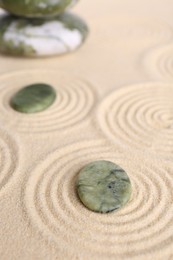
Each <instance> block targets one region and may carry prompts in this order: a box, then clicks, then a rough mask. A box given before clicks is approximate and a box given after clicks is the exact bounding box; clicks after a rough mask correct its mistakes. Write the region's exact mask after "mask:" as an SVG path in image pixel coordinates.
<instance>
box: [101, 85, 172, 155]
mask: <svg viewBox="0 0 173 260" xmlns="http://www.w3.org/2000/svg"><path fill="white" fill-rule="evenodd" d="M172 99H173V84H171V83H170V84H169V83H168V84H166V83H158V82H155V83H143V84H139V85H135V86H127V87H124V88H122V89H120V90H118V91H115V92H113V93H111V95H109V96H108V97H107V98H106V99H105V100H104V101H103V102H102V103H101V105H100V107H99V109H98V111H97V116H98V121H99V123H100V127H101V129H102V130H103V132H104V133H105V134H106V135H107V137H108V138H110V139H111V140H112V141H113V142H115V143H119V144H121V145H125V146H129V147H130V148H132V147H133V148H137V149H139V150H142V151H145V152H147V154H148V153H152V152H154V153H156V154H157V155H160V156H161V157H163V156H164V157H168V156H170V155H171V156H173V113H172V112H173V103H172Z"/></svg>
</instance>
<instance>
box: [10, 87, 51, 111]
mask: <svg viewBox="0 0 173 260" xmlns="http://www.w3.org/2000/svg"><path fill="white" fill-rule="evenodd" d="M55 99H56V92H55V90H54V89H53V88H52V87H51V86H49V85H47V84H33V85H29V86H27V87H25V88H22V89H21V90H19V91H18V92H17V93H16V94H15V95H14V96H13V97H12V99H11V102H10V103H11V107H12V108H13V109H15V110H16V111H18V112H21V113H28V114H30V113H37V112H41V111H43V110H45V109H46V108H48V107H49V106H51V105H52V104H53V102H54V100H55Z"/></svg>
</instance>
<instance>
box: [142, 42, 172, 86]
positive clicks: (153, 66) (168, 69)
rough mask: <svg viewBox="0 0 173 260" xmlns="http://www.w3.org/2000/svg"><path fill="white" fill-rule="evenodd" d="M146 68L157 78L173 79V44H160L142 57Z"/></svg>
mask: <svg viewBox="0 0 173 260" xmlns="http://www.w3.org/2000/svg"><path fill="white" fill-rule="evenodd" d="M144 64H145V68H146V70H147V71H148V72H149V73H150V74H151V76H154V75H156V76H157V77H159V79H167V80H171V81H172V80H173V45H172V44H171V45H166V46H161V47H159V48H156V49H154V50H153V51H152V52H150V53H149V54H148V55H147V56H146V58H144Z"/></svg>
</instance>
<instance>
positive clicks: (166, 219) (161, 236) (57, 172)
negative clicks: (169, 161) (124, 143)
mask: <svg viewBox="0 0 173 260" xmlns="http://www.w3.org/2000/svg"><path fill="white" fill-rule="evenodd" d="M102 159H107V160H111V161H112V162H115V163H118V164H119V165H121V166H122V167H123V168H124V169H126V172H128V174H129V176H130V178H131V181H132V186H133V194H132V197H131V200H130V202H129V203H128V204H127V206H125V207H124V208H123V209H120V210H119V211H117V212H115V213H109V214H106V215H104V214H103V215H102V214H98V213H94V212H91V211H89V210H87V209H86V208H85V207H84V206H83V205H82V204H81V203H80V201H79V199H78V197H77V196H76V190H75V182H76V178H77V174H78V173H79V171H80V170H81V168H82V167H83V166H85V165H86V164H87V163H89V162H92V161H95V160H102ZM133 167H135V171H133ZM24 186H25V191H24V208H26V211H27V214H28V217H29V218H30V219H31V223H32V225H33V228H34V227H35V229H39V231H40V234H41V236H43V237H45V239H47V240H48V241H49V243H50V242H52V243H54V245H55V246H56V247H57V249H58V248H59V249H63V250H65V251H66V254H69V259H70V255H71V256H72V254H73V252H74V250H75V251H76V255H77V256H78V257H79V259H80V258H81V259H83V258H82V257H83V256H85V254H87V255H88V257H89V256H90V257H93V259H94V256H95V257H96V256H97V257H99V256H100V257H101V256H102V257H106V256H107V257H113V256H115V255H116V257H122V259H123V258H124V257H128V256H131V257H136V256H139V255H140V254H142V253H143V254H145V255H146V256H147V255H150V253H151V252H154V253H155V254H156V255H159V254H160V252H162V253H163V254H164V253H167V249H168V248H167V247H168V246H169V244H171V243H172V238H173V235H172V228H173V220H172V213H171V212H172V210H173V205H172V196H173V183H172V175H171V172H168V170H166V169H164V168H161V167H160V166H159V165H155V164H154V163H149V162H148V161H143V162H142V163H140V162H135V160H134V158H133V159H132V158H130V156H128V154H127V153H124V154H123V153H121V152H120V151H118V150H117V149H115V148H113V147H110V146H109V145H108V144H107V143H106V141H105V140H92V141H86V142H81V143H75V144H71V145H69V146H67V147H64V148H63V149H60V150H59V149H57V150H56V151H54V152H52V153H50V154H49V156H48V157H47V158H44V159H43V160H41V162H40V163H39V164H38V165H37V167H36V168H35V169H34V170H33V172H31V173H30V177H29V179H28V180H27V182H26V183H25V184H24ZM152 223H155V224H154V225H153V224H152ZM125 244H128V245H129V246H130V248H129V247H127V248H126V247H124V245H125ZM168 251H169V249H168ZM96 259H97V258H96Z"/></svg>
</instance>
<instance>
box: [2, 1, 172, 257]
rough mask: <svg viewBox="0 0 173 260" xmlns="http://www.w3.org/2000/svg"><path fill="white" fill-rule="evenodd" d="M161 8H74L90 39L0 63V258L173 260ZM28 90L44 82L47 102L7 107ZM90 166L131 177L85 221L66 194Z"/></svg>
mask: <svg viewBox="0 0 173 260" xmlns="http://www.w3.org/2000/svg"><path fill="white" fill-rule="evenodd" d="M74 2H75V1H74ZM108 2H109V3H108ZM172 9H173V3H172V2H171V0H164V1H162V0H152V1H151V0H145V1H143V2H142V1H138V0H133V1H132V0H126V1H122V0H116V1H115V0H109V1H106V0H94V1H92V0H81V1H79V4H78V5H76V6H75V7H74V13H76V14H78V15H79V16H81V17H83V18H84V20H85V21H86V22H87V24H88V26H89V28H90V36H89V37H88V40H87V41H86V43H85V44H84V46H83V47H82V48H80V49H79V50H78V51H77V52H75V53H71V54H70V55H65V56H61V57H52V58H47V59H43V58H42V59H41V58H39V59H32V58H30V59H29V58H28V59H23V58H12V57H10V56H8V57H7V56H5V55H0V258H1V259H3V260H21V259H22V260H30V259H32V260H37V259H42V260H49V259H50V260H52V259H53V260H54V259H56V260H63V259H65V260H88V259H89V260H109V259H111V260H115V259H116V260H132V259H133V260H134V259H135V260H155V259H156V260H163V259H164V260H172V259H173V163H172V159H173V58H172V57H173V47H172V39H173V20H172ZM34 83H45V84H50V85H52V86H53V87H54V88H55V91H56V94H57V99H56V100H55V102H54V103H53V104H52V105H51V106H50V107H49V108H48V109H47V110H45V111H43V112H40V113H37V114H29V115H26V114H22V113H19V112H17V111H14V110H13V109H12V108H11V106H10V105H9V101H10V99H11V97H12V96H13V95H14V94H15V93H16V92H17V91H18V90H19V89H21V88H23V87H24V86H27V85H30V84H34ZM96 160H110V161H112V162H114V163H116V164H118V165H119V166H120V167H122V168H123V169H124V170H125V171H126V172H127V174H128V176H129V178H130V180H131V183H132V195H131V198H130V201H129V202H128V204H127V205H126V206H124V207H123V208H122V209H120V210H118V211H115V212H112V213H109V214H98V213H94V212H92V211H90V210H88V209H87V208H86V207H85V206H84V205H83V204H82V203H81V202H80V200H79V198H78V196H77V193H76V189H75V182H76V178H77V176H78V173H79V171H80V170H81V169H82V168H83V167H84V166H85V165H86V164H88V163H90V162H92V161H96Z"/></svg>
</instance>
